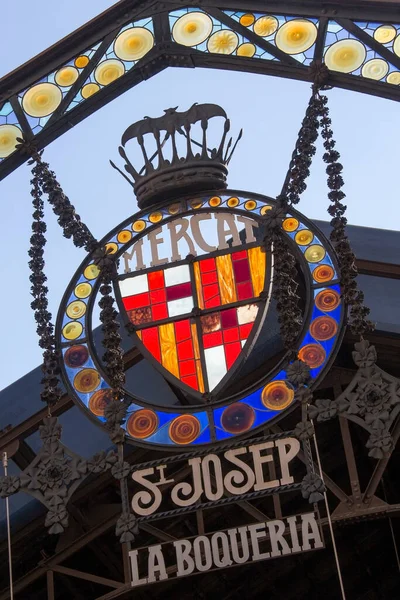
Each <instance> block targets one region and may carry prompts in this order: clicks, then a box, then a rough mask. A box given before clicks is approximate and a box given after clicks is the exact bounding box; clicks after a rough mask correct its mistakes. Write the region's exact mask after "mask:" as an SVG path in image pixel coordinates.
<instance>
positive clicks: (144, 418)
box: [126, 408, 158, 439]
mask: <svg viewBox="0 0 400 600" xmlns="http://www.w3.org/2000/svg"><path fill="white" fill-rule="evenodd" d="M157 427H158V417H157V415H156V413H155V412H154V411H152V410H150V409H148V408H141V409H140V410H137V411H136V412H134V413H133V414H132V415H131V416H130V417H129V419H128V421H127V423H126V430H127V432H128V433H129V435H131V436H132V437H135V438H139V439H145V438H147V437H149V436H150V435H152V434H153V433H154V432H155V431H156V429H157Z"/></svg>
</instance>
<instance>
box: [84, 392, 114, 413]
mask: <svg viewBox="0 0 400 600" xmlns="http://www.w3.org/2000/svg"><path fill="white" fill-rule="evenodd" d="M111 402H113V394H112V390H111V389H109V388H108V389H105V390H98V391H97V392H95V393H94V394H93V396H91V397H90V400H89V410H90V411H91V412H92V413H93V414H94V415H96V417H104V409H105V408H106V406H108V405H109V404H111Z"/></svg>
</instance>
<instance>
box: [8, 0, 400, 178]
mask: <svg viewBox="0 0 400 600" xmlns="http://www.w3.org/2000/svg"><path fill="white" fill-rule="evenodd" d="M205 4H206V6H203V2H199V1H197V2H196V1H195V0H187V1H186V2H185V4H184V6H185V7H191V8H197V7H199V10H200V11H203V12H206V13H208V14H209V15H210V16H211V17H213V19H214V22H215V23H219V24H220V25H221V27H222V28H227V29H230V30H232V31H233V32H234V33H236V34H237V35H238V36H239V37H241V39H245V40H246V41H247V42H248V43H250V44H255V45H257V46H258V48H259V51H260V53H267V54H265V55H264V58H260V57H259V56H258V55H257V56H258V57H254V58H250V57H244V56H238V55H236V54H231V55H225V54H213V53H210V52H209V51H208V50H207V48H206V47H204V45H203V47H201V48H199V47H196V48H193V47H186V46H185V45H181V44H177V43H175V42H174V41H173V40H172V36H171V23H170V21H169V14H172V15H174V14H175V15H176V14H178V13H179V11H181V10H182V3H177V2H173V0H171V1H170V2H162V3H160V2H155V1H154V0H122V1H121V2H119V3H118V4H116V5H115V6H113V7H111V8H110V9H108V10H107V11H105V12H104V13H102V14H101V15H99V16H98V17H97V18H95V19H93V20H92V21H90V22H88V23H87V24H86V25H84V26H83V27H81V28H80V29H78V30H77V31H75V32H74V33H72V34H71V35H69V36H67V37H66V38H64V39H62V40H61V41H60V42H58V43H57V44H55V45H54V46H52V47H50V48H49V49H48V50H46V51H45V52H43V53H41V54H40V55H38V56H36V57H35V58H33V59H32V60H30V61H29V62H27V63H25V64H24V65H22V66H21V67H19V68H18V69H16V70H15V71H13V72H12V73H10V74H9V75H7V76H6V77H4V78H3V79H1V80H0V126H1V125H2V124H6V125H14V126H16V127H18V128H19V129H20V131H21V132H22V133H23V134H24V135H25V137H27V138H28V139H31V140H33V141H34V142H35V144H36V145H37V146H38V148H39V149H42V148H45V147H46V146H47V145H48V144H50V143H51V142H52V141H53V140H55V139H56V138H58V137H59V136H61V135H62V134H63V133H65V132H66V131H68V130H69V129H70V128H71V127H74V126H75V125H77V124H78V123H80V122H81V121H83V120H84V119H85V118H86V117H88V116H90V115H91V114H92V113H94V112H95V111H97V110H98V109H99V108H101V107H103V106H105V105H106V104H107V103H109V102H111V101H112V100H113V99H114V98H117V97H118V96H120V95H121V94H122V93H124V92H125V91H127V90H129V89H131V88H133V87H134V86H136V85H137V84H139V83H140V82H142V81H145V80H146V79H149V78H150V77H153V76H154V75H156V74H157V73H159V72H160V71H162V70H164V69H166V68H167V67H169V66H173V67H185V68H194V67H203V68H212V69H224V70H231V71H239V72H248V73H258V74H262V75H272V76H277V77H285V78H291V79H295V80H300V81H308V82H311V80H312V73H311V68H310V62H311V58H312V59H313V60H317V61H321V60H323V59H324V53H325V51H326V48H327V45H328V44H330V43H332V40H331V41H329V39H331V38H329V39H328V37H327V36H328V35H332V34H329V26H330V24H332V23H335V24H336V25H337V26H339V27H341V28H342V29H341V31H342V33H341V37H342V38H343V39H345V38H346V36H347V37H350V38H351V39H353V40H354V39H355V40H358V41H359V42H361V43H363V44H364V45H365V46H366V48H367V50H369V52H370V53H373V56H375V57H378V58H379V59H382V60H385V61H387V63H388V64H391V67H390V68H391V69H397V70H398V71H396V72H399V77H400V57H399V56H397V55H396V53H395V52H394V51H393V49H392V45H388V44H385V45H384V44H383V43H382V44H381V43H379V42H378V41H376V39H374V37H373V35H371V31H372V29H371V28H370V29H365V26H364V25H365V23H375V24H376V23H384V24H388V23H389V24H396V23H400V9H399V6H398V3H397V2H392V1H390V0H386V1H380V0H375V1H369V0H366V1H363V2H361V1H358V2H352V3H351V5H349V3H348V2H346V0H331V1H330V2H329V3H325V2H322V3H321V2H315V1H312V0H303V1H301V2H299V1H293V0H286V1H281V2H268V11H267V12H266V8H265V5H266V3H265V1H264V0H246V2H245V1H244V0H229V1H228V0H207V1H206V2H205ZM199 5H200V6H199ZM235 11H237V12H238V13H240V12H246V13H249V12H254V13H258V14H263V15H265V14H269V15H276V16H279V18H281V19H283V20H285V19H290V18H293V17H300V18H304V17H308V18H309V19H311V20H313V21H314V22H315V25H316V27H317V31H318V33H317V36H316V39H315V43H314V45H313V56H312V57H311V58H310V57H308V59H307V60H306V59H304V60H303V61H302V60H300V59H299V58H298V56H296V55H291V54H288V53H285V52H283V51H282V50H281V49H280V48H279V47H278V45H277V44H275V43H274V39H273V38H271V36H269V37H268V36H267V37H261V36H260V35H257V33H255V31H254V30H253V29H252V28H250V27H246V26H244V25H243V24H241V23H240V22H239V18H238V15H237V14H236V13H235ZM143 20H144V21H145V22H147V23H148V24H147V25H146V27H148V28H149V31H151V33H152V35H153V36H154V46H153V48H152V49H151V50H149V52H147V54H146V55H145V56H143V58H141V59H140V60H138V61H137V62H136V63H130V65H128V66H127V67H126V72H125V74H124V75H122V76H120V77H118V78H117V79H115V80H114V81H112V82H111V83H109V84H108V85H105V84H104V85H103V86H100V89H99V90H98V91H97V92H96V93H94V94H93V95H90V96H88V97H86V98H83V96H82V95H81V91H82V88H83V86H84V85H85V83H88V82H94V78H93V77H94V73H95V71H96V68H97V67H98V66H99V65H100V64H101V63H102V62H104V60H105V59H107V57H108V58H109V57H110V56H111V55H112V51H113V43H114V40H115V38H116V37H117V35H118V34H119V32H120V31H121V28H124V27H125V26H128V25H129V24H133V23H134V24H136V23H138V22H139V25H140V24H142V26H143V22H144V21H143ZM281 22H283V21H281ZM363 24H364V25H363ZM373 27H376V25H374V26H373ZM397 34H400V25H398V26H397ZM399 39H400V38H399ZM399 46H400V44H399ZM90 48H91V49H92V51H91V52H89V50H88V49H90ZM85 53H86V55H87V56H88V57H89V60H88V62H87V64H85V65H83V66H82V67H81V68H80V69H79V73H77V72H76V71H75V72H76V73H77V74H76V77H77V78H76V80H75V81H74V82H73V83H72V84H71V85H70V86H69V88H68V87H65V88H61V87H60V86H59V88H57V86H56V84H55V83H54V75H55V73H56V71H57V70H58V69H59V68H61V67H63V66H73V65H74V59H75V58H76V57H78V56H79V55H85ZM110 53H111V54H110ZM113 56H115V55H113ZM371 56H372V54H371ZM265 57H266V58H265ZM85 62H86V61H85ZM126 64H127V63H126ZM132 64H133V66H132ZM354 73H356V74H345V73H340V72H334V71H331V74H330V81H329V83H330V84H331V85H333V86H335V87H340V88H344V89H348V90H352V91H358V92H362V93H366V94H372V95H375V96H380V97H382V98H388V99H391V100H400V86H398V85H393V84H392V83H386V80H385V79H384V78H382V80H380V81H375V80H374V79H371V78H368V77H366V76H361V74H360V71H359V69H358V70H357V71H354ZM38 82H41V83H43V82H45V83H46V82H47V83H51V84H52V85H53V88H52V89H53V91H54V90H56V92H55V93H56V94H57V95H58V97H60V93H61V92H60V90H61V91H62V96H63V97H62V99H61V100H59V101H58V103H56V104H57V106H56V107H55V108H54V109H53V112H52V113H51V114H50V115H49V118H47V117H46V118H45V119H44V118H43V117H42V118H40V117H33V116H32V114H28V112H27V111H26V110H25V109H26V106H24V104H23V102H22V98H23V95H24V93H25V92H26V91H27V90H29V89H30V88H31V87H32V86H33V85H36V84H37V83H38ZM95 85H97V84H95ZM35 119H36V120H35ZM46 119H47V120H46ZM14 132H15V129H14ZM25 160H26V156H24V155H22V154H21V152H20V151H14V152H12V154H10V155H9V156H7V157H5V158H4V159H3V160H2V162H0V179H3V178H4V177H6V176H7V175H9V174H10V173H11V172H12V171H14V170H15V169H16V168H18V167H19V166H20V165H21V164H23V162H25Z"/></svg>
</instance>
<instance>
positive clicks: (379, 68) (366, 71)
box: [361, 58, 389, 81]
mask: <svg viewBox="0 0 400 600" xmlns="http://www.w3.org/2000/svg"><path fill="white" fill-rule="evenodd" d="M388 71H389V65H388V63H387V62H386V60H383V58H373V59H372V60H368V61H367V62H366V63H365V65H363V68H362V69H361V75H362V76H363V77H368V79H375V80H376V81H379V80H380V79H383V78H384V77H385V76H386V75H387V72H388Z"/></svg>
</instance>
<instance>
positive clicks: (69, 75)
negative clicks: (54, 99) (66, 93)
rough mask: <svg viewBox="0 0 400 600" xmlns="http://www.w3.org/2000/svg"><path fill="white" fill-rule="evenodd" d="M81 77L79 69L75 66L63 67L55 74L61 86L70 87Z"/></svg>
mask: <svg viewBox="0 0 400 600" xmlns="http://www.w3.org/2000/svg"><path fill="white" fill-rule="evenodd" d="M78 77H79V71H78V69H76V68H75V67H63V68H62V69H60V70H59V71H57V73H56V74H55V77H54V79H55V81H56V83H57V85H60V86H61V87H69V86H70V85H72V84H73V83H75V81H76V80H77V79H78Z"/></svg>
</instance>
